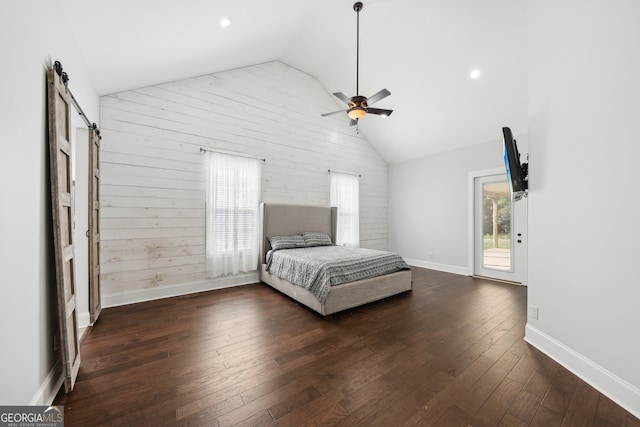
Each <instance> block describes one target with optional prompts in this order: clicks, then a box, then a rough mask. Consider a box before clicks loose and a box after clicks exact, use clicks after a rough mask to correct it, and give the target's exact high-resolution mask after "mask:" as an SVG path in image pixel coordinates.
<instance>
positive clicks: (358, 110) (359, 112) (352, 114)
mask: <svg viewBox="0 0 640 427" xmlns="http://www.w3.org/2000/svg"><path fill="white" fill-rule="evenodd" d="M365 114H367V112H366V111H365V110H364V108H362V107H353V108H352V109H351V110H349V112H348V113H347V116H349V118H350V119H351V120H358V119H361V118H363V117H364V115H365Z"/></svg>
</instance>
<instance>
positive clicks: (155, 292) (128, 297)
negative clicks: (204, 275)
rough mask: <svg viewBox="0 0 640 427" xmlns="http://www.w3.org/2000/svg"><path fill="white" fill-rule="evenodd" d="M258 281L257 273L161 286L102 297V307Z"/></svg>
mask: <svg viewBox="0 0 640 427" xmlns="http://www.w3.org/2000/svg"><path fill="white" fill-rule="evenodd" d="M259 281H260V278H259V276H258V272H257V271H256V272H250V273H242V274H238V275H236V276H228V277H226V276H225V277H221V278H216V279H209V280H203V281H199V282H191V283H181V284H177V285H170V286H161V287H158V288H150V289H137V290H134V291H128V292H121V293H118V294H107V295H104V294H103V295H102V307H103V308H107V307H117V306H120V305H127V304H134V303H138V302H144V301H152V300H156V299H162V298H170V297H176V296H180V295H187V294H193V293H197V292H205V291H213V290H215V289H223V288H229V287H232V286H241V285H249V284H251V283H257V282H259Z"/></svg>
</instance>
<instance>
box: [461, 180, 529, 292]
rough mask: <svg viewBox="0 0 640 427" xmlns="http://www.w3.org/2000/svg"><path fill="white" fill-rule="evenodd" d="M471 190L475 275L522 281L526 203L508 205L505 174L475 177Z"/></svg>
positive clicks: (508, 196)
mask: <svg viewBox="0 0 640 427" xmlns="http://www.w3.org/2000/svg"><path fill="white" fill-rule="evenodd" d="M474 187H475V190H474V191H475V195H474V200H475V210H474V216H475V218H474V221H475V243H474V244H475V250H474V254H475V260H474V261H475V262H474V274H475V275H476V276H483V277H489V278H493V279H499V280H508V281H511V282H518V283H522V282H524V281H525V280H524V277H525V276H523V274H526V249H525V248H526V245H525V244H524V237H525V234H526V233H525V231H526V230H525V229H526V222H525V223H524V224H522V222H523V220H524V221H526V201H522V200H521V201H518V202H515V203H512V202H511V196H510V193H509V183H508V182H507V177H506V175H505V174H500V175H490V176H483V177H478V178H476V182H475V186H474ZM523 206H524V207H525V212H524V214H523V213H522V207H523ZM523 256H524V257H523Z"/></svg>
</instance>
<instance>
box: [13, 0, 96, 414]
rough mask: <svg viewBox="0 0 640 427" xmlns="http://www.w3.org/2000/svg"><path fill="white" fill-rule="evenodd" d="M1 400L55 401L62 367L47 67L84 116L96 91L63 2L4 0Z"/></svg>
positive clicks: (92, 109) (90, 112) (91, 110)
mask: <svg viewBox="0 0 640 427" xmlns="http://www.w3.org/2000/svg"><path fill="white" fill-rule="evenodd" d="M0 54H1V56H2V73H3V78H2V79H0V93H1V94H2V96H1V97H0V129H2V138H0V144H2V155H1V156H0V194H1V196H2V202H1V206H0V236H2V239H0V241H1V243H0V260H2V261H1V262H2V268H0V324H2V325H3V327H2V329H1V332H0V343H2V344H1V345H2V351H1V356H0V357H1V358H2V359H1V360H2V363H0V378H1V379H2V387H1V388H0V405H7V404H29V403H33V404H44V403H50V400H49V399H52V398H53V396H51V392H52V393H54V394H55V392H56V391H57V390H53V391H52V390H49V389H48V388H47V387H48V385H50V384H49V383H48V382H47V381H48V376H49V374H51V373H52V370H53V368H54V366H55V364H56V356H55V355H54V352H53V335H54V331H56V330H57V323H56V318H55V310H56V303H55V281H54V266H53V252H52V246H53V242H52V236H53V232H52V228H51V219H50V216H51V214H50V195H49V194H50V186H49V175H48V170H49V163H48V145H47V137H46V136H47V127H46V111H47V109H46V105H47V104H46V85H45V71H46V69H48V68H49V67H50V66H51V64H52V62H53V61H54V60H59V61H61V62H62V64H63V66H64V68H65V71H67V72H68V73H69V75H70V77H71V81H70V87H71V88H72V90H73V93H74V95H75V97H76V98H77V99H78V101H79V102H80V103H81V104H82V106H83V109H84V110H85V112H86V114H87V115H88V116H89V117H90V118H91V119H92V120H94V121H96V122H97V120H98V105H99V104H98V96H97V94H96V92H95V90H94V89H93V86H92V83H91V82H90V81H89V80H88V78H87V74H86V72H85V68H84V64H83V62H82V59H81V58H80V55H79V53H78V51H77V49H76V47H75V41H74V39H73V37H72V35H71V33H70V30H69V28H68V26H67V24H66V18H65V16H64V15H63V14H62V13H61V12H60V9H59V4H58V2H57V1H51V0H30V1H26V2H22V1H16V2H8V1H4V2H0Z"/></svg>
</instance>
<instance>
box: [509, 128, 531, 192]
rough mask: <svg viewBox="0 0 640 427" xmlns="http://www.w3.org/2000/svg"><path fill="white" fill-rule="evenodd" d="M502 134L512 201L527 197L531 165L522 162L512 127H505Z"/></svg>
mask: <svg viewBox="0 0 640 427" xmlns="http://www.w3.org/2000/svg"><path fill="white" fill-rule="evenodd" d="M502 135H503V136H504V150H503V156H504V166H505V168H506V170H507V180H508V181H509V190H510V191H511V201H512V202H515V201H517V200H520V199H522V198H523V197H527V192H528V190H529V174H528V171H529V167H528V166H529V165H528V164H527V163H520V153H519V152H518V145H517V144H516V140H515V139H513V134H512V133H511V129H509V128H508V127H503V128H502Z"/></svg>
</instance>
